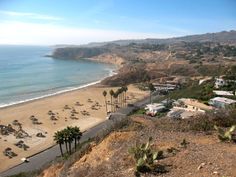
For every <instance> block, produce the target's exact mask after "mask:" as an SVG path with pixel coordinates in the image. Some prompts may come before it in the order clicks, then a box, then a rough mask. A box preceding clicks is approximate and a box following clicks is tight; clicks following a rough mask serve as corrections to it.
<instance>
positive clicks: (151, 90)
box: [148, 83, 156, 103]
mask: <svg viewBox="0 0 236 177" xmlns="http://www.w3.org/2000/svg"><path fill="white" fill-rule="evenodd" d="M148 88H149V90H150V103H152V92H154V91H155V90H156V89H155V87H154V85H153V84H152V83H149V85H148Z"/></svg>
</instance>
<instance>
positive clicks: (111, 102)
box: [111, 96, 113, 112]
mask: <svg viewBox="0 0 236 177" xmlns="http://www.w3.org/2000/svg"><path fill="white" fill-rule="evenodd" d="M111 112H113V110H112V96H111Z"/></svg>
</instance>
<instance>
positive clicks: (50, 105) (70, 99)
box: [0, 83, 148, 172]
mask: <svg viewBox="0 0 236 177" xmlns="http://www.w3.org/2000/svg"><path fill="white" fill-rule="evenodd" d="M111 89H113V90H116V89H117V87H108V86H105V85H101V84H99V83H96V84H93V85H90V86H86V87H83V88H80V89H75V90H73V91H68V92H64V93H60V94H57V95H53V96H50V97H45V98H41V99H38V100H32V101H28V102H24V103H20V104H15V105H11V106H8V107H4V108H0V115H1V117H0V124H1V125H8V124H11V125H12V126H13V128H14V129H15V130H18V127H17V126H15V125H13V124H12V122H13V121H14V120H18V121H19V122H20V123H21V124H22V129H23V130H24V131H26V132H27V133H28V134H29V136H30V137H26V138H22V139H17V138H16V137H15V135H14V134H12V133H11V134H9V135H1V134H0V144H1V146H0V153H1V154H0V161H4V162H5V163H4V164H1V165H0V171H1V172H2V171H5V170H7V169H9V168H11V167H13V166H16V165H17V164H20V163H21V160H20V159H21V158H23V157H29V156H32V155H34V154H37V153H38V152H40V151H44V150H45V149H47V148H48V147H50V146H52V145H54V144H55V143H54V141H53V135H54V133H55V132H56V131H58V130H61V129H63V128H65V127H67V126H78V127H80V129H81V131H86V130H88V129H90V128H92V127H94V126H96V125H97V124H99V123H101V122H103V121H105V120H106V107H105V102H104V96H103V95H102V92H103V91H104V90H106V91H107V92H108V93H109V91H110V90H111ZM147 94H148V93H145V92H143V91H140V90H139V89H137V88H136V87H135V86H133V85H130V86H129V90H128V92H127V96H129V100H128V101H127V103H133V102H136V101H138V100H140V99H142V98H143V97H144V95H147ZM107 98H108V100H109V98H110V96H109V95H107ZM89 99H91V100H92V102H89ZM76 102H79V103H80V104H82V106H78V105H76V104H75V103H76ZM97 102H98V104H99V105H100V106H99V107H96V109H95V110H94V109H92V108H93V105H95V104H97ZM65 105H68V106H69V107H70V108H71V109H69V110H68V109H64V106H65ZM72 109H75V110H76V111H77V112H78V114H75V116H76V117H77V119H72V118H71V111H72ZM49 110H52V111H53V112H54V113H55V114H56V117H57V120H55V121H54V120H51V119H50V116H49V115H48V111H49ZM83 110H86V111H87V112H89V114H90V115H83V114H82V112H83ZM109 110H110V105H108V111H109ZM32 115H34V116H35V117H36V118H37V119H38V121H39V122H42V124H33V123H32V121H31V120H30V117H31V116H32ZM37 133H43V134H44V135H45V136H46V137H45V138H39V137H37V136H36V134H37ZM19 140H23V141H24V143H26V144H27V145H28V146H29V147H30V148H29V149H28V150H27V151H24V150H23V149H20V148H18V147H16V146H15V145H14V144H15V143H17V142H18V141H19ZM7 147H10V148H11V149H12V150H13V151H14V152H15V153H17V154H18V156H16V157H13V158H11V159H9V158H8V157H6V156H4V155H3V153H2V152H3V151H4V149H5V148H7Z"/></svg>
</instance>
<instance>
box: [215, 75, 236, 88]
mask: <svg viewBox="0 0 236 177" xmlns="http://www.w3.org/2000/svg"><path fill="white" fill-rule="evenodd" d="M229 84H236V81H235V80H225V79H223V78H222V77H221V78H216V81H215V88H217V89H218V88H220V87H223V86H227V85H229Z"/></svg>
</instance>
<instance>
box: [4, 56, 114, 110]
mask: <svg viewBox="0 0 236 177" xmlns="http://www.w3.org/2000/svg"><path fill="white" fill-rule="evenodd" d="M92 62H95V61H92ZM116 74H118V73H117V69H116V70H111V71H110V73H109V75H108V76H105V77H104V78H102V79H100V80H97V81H94V82H91V83H88V84H84V85H80V86H78V87H72V88H69V89H64V90H60V91H57V92H55V93H51V94H46V95H42V96H39V97H35V98H29V99H26V100H22V101H16V102H12V103H7V104H0V110H1V109H4V108H8V107H12V106H16V105H21V104H26V103H30V102H33V101H36V100H41V99H45V98H48V97H53V96H56V95H60V94H65V93H68V92H73V91H76V90H80V89H83V88H86V87H90V86H93V85H97V84H100V83H101V82H102V81H103V80H105V79H107V78H109V77H112V76H114V75H116Z"/></svg>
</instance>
